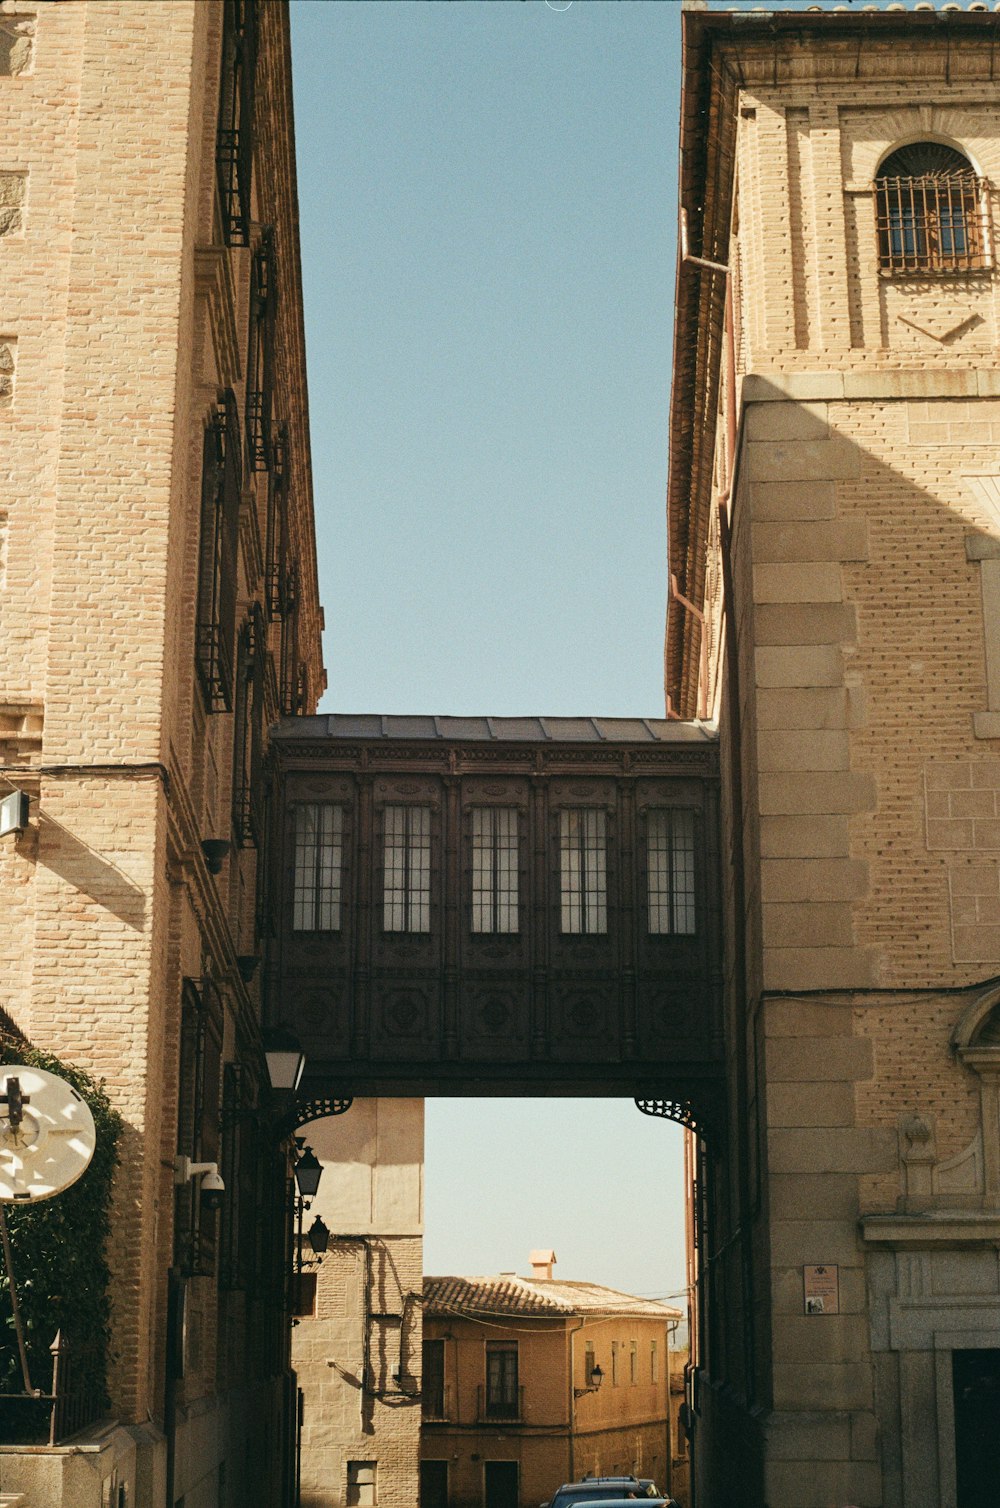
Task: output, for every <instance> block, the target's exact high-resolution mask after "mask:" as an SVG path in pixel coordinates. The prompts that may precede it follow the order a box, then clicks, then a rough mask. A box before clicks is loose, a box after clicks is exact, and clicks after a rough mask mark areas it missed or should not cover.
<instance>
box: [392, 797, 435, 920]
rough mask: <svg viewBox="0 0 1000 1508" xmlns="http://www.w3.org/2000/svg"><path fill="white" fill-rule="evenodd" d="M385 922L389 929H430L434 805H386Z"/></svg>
mask: <svg viewBox="0 0 1000 1508" xmlns="http://www.w3.org/2000/svg"><path fill="white" fill-rule="evenodd" d="M382 924H383V926H384V928H385V930H386V932H429V931H430V929H431V809H430V807H429V806H387V807H386V808H385V835H384V847H383V902H382Z"/></svg>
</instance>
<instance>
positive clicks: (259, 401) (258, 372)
mask: <svg viewBox="0 0 1000 1508" xmlns="http://www.w3.org/2000/svg"><path fill="white" fill-rule="evenodd" d="M277 302H278V299H277V286H276V279H275V266H274V231H273V230H272V229H271V227H270V226H269V227H268V228H267V230H265V231H264V234H263V235H262V237H261V241H260V245H259V246H258V247H257V250H256V252H255V253H254V258H253V264H252V269H251V275H250V329H249V332H248V335H247V384H246V393H247V402H246V434H247V467H248V468H249V470H250V471H267V470H268V468H269V467H270V465H271V397H272V393H273V390H274V325H275V314H276V312H277Z"/></svg>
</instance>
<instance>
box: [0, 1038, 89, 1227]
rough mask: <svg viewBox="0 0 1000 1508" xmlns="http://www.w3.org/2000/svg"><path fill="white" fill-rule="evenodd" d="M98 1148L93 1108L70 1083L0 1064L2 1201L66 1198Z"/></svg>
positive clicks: (19, 1066) (41, 1071) (17, 1065)
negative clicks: (63, 1194)
mask: <svg viewBox="0 0 1000 1508" xmlns="http://www.w3.org/2000/svg"><path fill="white" fill-rule="evenodd" d="M96 1144H97V1135H96V1132H95V1131H94V1117H93V1116H92V1115H91V1113H90V1106H89V1105H88V1104H87V1102H86V1100H85V1099H83V1098H82V1096H81V1095H79V1094H78V1093H77V1092H76V1090H75V1089H74V1088H73V1087H72V1085H71V1084H67V1083H66V1080H65V1079H60V1078H59V1077H58V1076H57V1075H56V1074H54V1073H46V1071H45V1070H44V1069H42V1068H29V1067H28V1066H27V1065H26V1064H23V1063H4V1064H0V1203H2V1204H31V1203H34V1202H35V1201H36V1200H39V1199H51V1198H52V1197H53V1195H55V1194H61V1193H62V1191H63V1189H68V1188H69V1187H70V1185H71V1184H74V1183H76V1180H77V1179H78V1178H79V1177H81V1175H82V1174H83V1173H85V1172H86V1170H87V1166H88V1164H89V1162H90V1159H91V1158H92V1157H93V1155H94V1147H95V1146H96Z"/></svg>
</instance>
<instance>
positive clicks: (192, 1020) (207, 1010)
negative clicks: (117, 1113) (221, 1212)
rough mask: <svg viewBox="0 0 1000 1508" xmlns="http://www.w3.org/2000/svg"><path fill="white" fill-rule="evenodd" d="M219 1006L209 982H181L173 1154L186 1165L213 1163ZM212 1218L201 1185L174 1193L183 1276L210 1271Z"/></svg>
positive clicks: (177, 1257)
mask: <svg viewBox="0 0 1000 1508" xmlns="http://www.w3.org/2000/svg"><path fill="white" fill-rule="evenodd" d="M221 1077H222V1001H221V998H220V996H219V993H218V990H217V989H216V987H215V985H214V984H213V983H212V981H211V980H210V979H207V978H206V979H185V980H184V981H183V986H182V995H181V1039H180V1063H179V1067H178V1105H177V1152H178V1154H179V1155H180V1156H183V1157H188V1158H190V1160H191V1161H192V1162H217V1161H218V1159H219V1120H220V1116H219V1110H220V1104H219V1101H220V1094H221V1087H222V1086H221ZM217 1223H218V1222H217V1219H216V1213H215V1211H213V1210H210V1209H207V1208H206V1206H205V1204H204V1201H203V1200H202V1199H201V1180H200V1179H198V1178H192V1179H189V1181H188V1182H187V1183H185V1184H180V1185H178V1187H177V1189H176V1211H175V1221H174V1243H175V1253H174V1254H175V1260H176V1264H177V1266H178V1267H180V1268H181V1269H182V1271H184V1272H185V1273H187V1274H189V1275H210V1274H211V1273H213V1272H214V1270H215V1244H216V1232H217Z"/></svg>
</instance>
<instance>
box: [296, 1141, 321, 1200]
mask: <svg viewBox="0 0 1000 1508" xmlns="http://www.w3.org/2000/svg"><path fill="white" fill-rule="evenodd" d="M322 1176H323V1164H322V1163H321V1162H320V1160H319V1158H318V1157H317V1156H316V1153H315V1152H314V1151H313V1149H312V1147H306V1148H305V1149H304V1150H303V1152H302V1154H301V1156H300V1157H299V1160H298V1162H297V1163H296V1164H295V1186H296V1188H297V1189H298V1191H299V1198H300V1199H303V1200H305V1199H315V1197H316V1195H317V1193H318V1192H319V1181H320V1179H321V1178H322Z"/></svg>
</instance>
